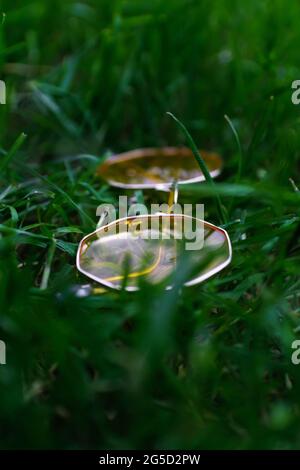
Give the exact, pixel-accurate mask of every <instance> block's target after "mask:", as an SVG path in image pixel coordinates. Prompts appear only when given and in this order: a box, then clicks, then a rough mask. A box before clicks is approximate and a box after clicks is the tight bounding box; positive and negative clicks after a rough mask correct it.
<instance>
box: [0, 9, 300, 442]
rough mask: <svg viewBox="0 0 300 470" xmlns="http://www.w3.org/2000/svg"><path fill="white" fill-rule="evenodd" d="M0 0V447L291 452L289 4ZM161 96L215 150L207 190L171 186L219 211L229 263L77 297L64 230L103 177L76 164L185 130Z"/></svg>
mask: <svg viewBox="0 0 300 470" xmlns="http://www.w3.org/2000/svg"><path fill="white" fill-rule="evenodd" d="M1 12H5V15H3V20H2V24H1V26H0V70H1V71H0V79H1V80H4V81H5V83H6V91H7V99H6V104H5V105H0V234H1V235H0V340H2V341H5V343H6V362H7V363H6V365H0V447H1V448H2V449H11V448H34V449H39V448H63V449H119V448H122V449H145V448H147V449H153V448H157V449H176V448H183V449H299V448H300V427H299V424H300V365H299V366H297V365H295V364H293V363H292V361H291V355H292V352H293V350H292V347H291V346H292V342H293V341H294V340H296V339H300V302H299V299H300V278H299V265H300V231H299V227H300V210H299V207H300V206H299V203H300V193H299V191H298V189H297V187H298V186H299V187H300V172H299V168H300V156H299V155H300V153H299V151H300V106H296V105H294V104H293V103H292V101H291V96H292V89H291V84H292V82H293V81H294V80H297V79H300V56H299V44H300V28H299V17H300V4H299V2H297V1H296V0H292V1H290V2H288V3H287V2H286V1H284V0H272V1H271V0H251V1H250V0H246V1H244V2H240V1H237V0H226V1H225V0H151V2H150V1H146V0H82V1H81V2H80V1H75V0H65V1H63V2H62V1H58V0H51V1H50V0H44V1H42V0H32V1H25V0H22V1H21V0H14V1H13V2H12V1H11V0H2V1H1V5H0V13H1ZM167 112H171V113H173V114H174V115H175V116H177V118H178V119H180V120H181V121H182V122H183V123H184V125H185V126H186V127H187V129H188V130H189V132H190V134H191V135H192V136H193V139H194V140H195V142H196V144H197V146H198V147H199V148H203V149H206V150H211V151H215V152H218V153H219V154H220V155H222V157H223V161H224V169H223V172H222V174H221V176H220V177H219V178H218V179H217V180H216V185H215V188H213V189H212V187H211V185H210V184H209V183H198V184H194V185H191V186H186V187H185V188H184V189H183V190H182V191H181V192H180V202H191V203H194V204H196V203H197V202H198V203H204V204H205V216H206V219H207V220H208V221H210V222H212V223H214V224H216V225H220V226H222V227H224V228H226V230H227V231H228V233H229V235H230V238H231V241H232V245H233V260H232V263H231V265H230V266H229V267H227V268H226V269H225V270H224V271H222V273H220V274H218V275H217V276H215V277H213V278H211V279H209V280H207V281H206V282H204V283H203V284H199V285H197V286H194V287H190V288H184V287H183V286H182V284H183V282H184V279H183V276H182V272H180V271H179V270H178V274H177V276H176V278H175V287H174V289H173V290H170V291H165V290H164V289H163V286H161V285H157V286H155V287H153V286H149V285H147V284H143V285H141V289H140V291H138V292H136V293H133V292H127V291H125V290H123V291H120V292H118V291H113V290H108V291H106V292H105V293H102V294H99V293H94V292H91V293H90V295H86V296H79V295H78V291H79V288H80V286H82V285H85V284H87V283H88V282H89V281H88V279H87V278H85V277H84V276H83V275H81V274H80V273H78V271H77V270H76V265H75V255H76V251H77V247H78V243H79V241H80V240H81V238H82V237H83V236H84V235H86V234H88V233H90V232H92V231H93V230H94V229H95V226H96V223H97V222H98V218H97V217H96V209H97V207H98V205H100V204H102V203H113V204H117V201H118V196H119V195H120V194H122V191H121V190H118V189H113V188H111V187H109V186H108V185H106V184H105V183H104V182H102V181H101V180H100V179H99V178H97V177H96V175H95V173H96V168H97V166H98V165H99V163H101V162H102V161H103V160H104V158H105V157H106V156H108V155H110V154H113V153H115V152H121V151H126V150H131V149H134V148H139V147H147V146H154V147H159V146H166V145H169V146H179V145H182V144H187V142H186V138H185V135H184V133H183V132H182V130H181V129H180V127H179V126H178V125H177V123H176V122H175V121H174V120H173V119H172V118H171V117H170V115H168V114H167ZM131 195H132V193H131ZM216 195H218V196H219V198H220V200H221V203H222V208H223V212H224V213H225V219H226V220H225V221H223V220H220V214H219V211H218V206H217V204H216ZM138 196H139V197H144V199H145V201H146V202H147V203H148V202H150V201H152V200H153V199H155V198H156V199H157V200H159V201H161V200H163V199H164V198H165V196H164V194H163V193H155V194H153V192H149V191H145V192H144V194H140V193H139V194H138Z"/></svg>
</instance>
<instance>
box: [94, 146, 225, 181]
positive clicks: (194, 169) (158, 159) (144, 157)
mask: <svg viewBox="0 0 300 470" xmlns="http://www.w3.org/2000/svg"><path fill="white" fill-rule="evenodd" d="M201 155H202V157H203V159H204V161H205V163H206V166H207V168H208V170H209V172H210V174H211V176H212V177H215V176H217V175H218V174H219V173H220V171H221V166H222V161H221V158H220V156H219V155H218V154H216V153H211V152H206V151H201ZM97 174H98V175H99V176H100V177H101V178H103V179H104V180H105V181H107V182H108V183H109V184H111V185H113V186H117V187H121V188H156V187H159V186H170V185H171V184H172V183H173V182H174V181H178V182H179V183H187V182H196V181H198V182H199V181H203V180H204V176H203V174H202V173H201V170H200V169H199V166H198V164H197V162H196V160H195V158H194V157H193V154H192V152H191V150H190V149H188V148H173V147H164V148H149V149H137V150H133V151H131V152H126V153H122V154H119V155H115V156H113V157H111V158H109V159H107V160H106V161H105V162H104V163H103V164H102V165H100V166H99V168H98V170H97Z"/></svg>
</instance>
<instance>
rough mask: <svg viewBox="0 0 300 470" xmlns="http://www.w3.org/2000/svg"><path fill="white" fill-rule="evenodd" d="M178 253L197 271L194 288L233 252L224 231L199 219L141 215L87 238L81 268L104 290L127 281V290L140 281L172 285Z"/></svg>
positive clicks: (82, 246) (82, 247)
mask: <svg viewBox="0 0 300 470" xmlns="http://www.w3.org/2000/svg"><path fill="white" fill-rule="evenodd" d="M187 224H189V227H187ZM187 228H188V229H192V231H193V233H194V234H195V238H194V240H193V239H192V238H191V233H190V232H191V230H190V232H189V235H188V237H187V236H186V232H187V231H188V230H187ZM196 242H197V243H196ZM179 254H183V255H187V256H188V262H189V263H191V264H192V265H193V267H194V268H193V276H192V278H191V279H190V280H189V281H188V282H187V285H192V284H196V283H198V282H201V281H202V280H204V279H207V278H208V277H210V276H211V275H213V274H215V273H216V272H218V271H219V270H220V269H222V268H223V267H224V266H225V265H226V264H228V263H229V261H230V257H231V248H230V243H229V240H228V237H227V234H226V232H225V231H223V230H221V229H218V228H217V227H214V226H212V225H210V224H208V223H204V222H203V221H201V220H199V219H195V218H192V217H188V216H183V215H168V214H159V215H152V216H138V217H129V218H127V219H123V220H118V221H116V222H112V223H110V224H109V225H107V226H105V227H102V228H100V229H98V230H97V231H96V232H94V233H92V234H91V235H88V236H87V237H85V238H84V239H83V240H82V242H81V243H80V246H79V249H78V255H77V265H78V268H79V270H80V271H81V272H83V273H84V274H86V275H87V276H89V277H90V278H92V279H93V280H95V281H98V282H100V283H102V284H104V285H107V286H109V287H113V288H120V287H121V286H122V284H123V282H124V277H126V286H127V288H128V289H136V288H137V286H138V283H139V281H140V279H141V278H143V279H145V280H147V282H149V283H153V284H155V283H158V282H161V281H166V280H168V278H169V277H170V276H171V275H172V274H173V273H174V271H175V269H176V265H177V262H178V257H179ZM204 261H205V263H204ZM198 266H201V270H200V272H197V267H198Z"/></svg>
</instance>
